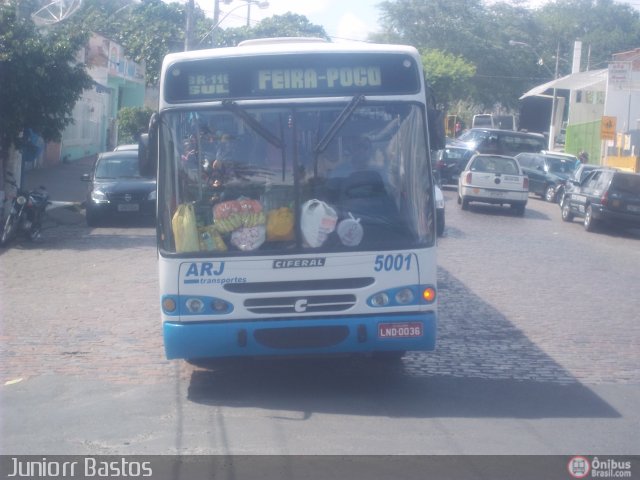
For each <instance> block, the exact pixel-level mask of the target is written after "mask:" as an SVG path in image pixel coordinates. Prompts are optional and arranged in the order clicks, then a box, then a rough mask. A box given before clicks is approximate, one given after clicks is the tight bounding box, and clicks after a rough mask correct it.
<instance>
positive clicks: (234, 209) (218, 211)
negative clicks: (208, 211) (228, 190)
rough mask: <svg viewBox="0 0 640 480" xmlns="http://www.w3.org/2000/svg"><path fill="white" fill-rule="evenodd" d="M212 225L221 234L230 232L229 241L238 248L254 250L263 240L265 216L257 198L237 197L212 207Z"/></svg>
mask: <svg viewBox="0 0 640 480" xmlns="http://www.w3.org/2000/svg"><path fill="white" fill-rule="evenodd" d="M213 217H214V226H215V229H216V230H217V231H218V232H219V233H221V234H228V233H230V234H231V243H232V245H234V246H235V247H237V248H238V249H240V250H255V249H257V248H259V247H260V245H262V244H263V243H264V241H265V231H266V228H265V223H266V221H267V218H266V216H265V214H264V212H263V211H262V205H261V204H260V202H258V201H257V200H252V199H250V198H244V197H242V198H239V199H238V200H229V201H226V202H221V203H219V204H217V205H216V206H215V207H214V208H213Z"/></svg>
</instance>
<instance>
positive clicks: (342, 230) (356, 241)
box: [336, 213, 364, 247]
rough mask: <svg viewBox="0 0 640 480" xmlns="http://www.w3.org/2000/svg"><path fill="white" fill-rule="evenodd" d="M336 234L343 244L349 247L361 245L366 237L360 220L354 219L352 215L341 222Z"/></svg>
mask: <svg viewBox="0 0 640 480" xmlns="http://www.w3.org/2000/svg"><path fill="white" fill-rule="evenodd" d="M336 232H337V234H338V238H340V241H341V242H342V244H343V245H345V246H347V247H355V246H358V245H360V242H361V241H362V237H363V235H364V230H363V229H362V225H360V219H359V218H353V215H351V213H349V218H345V219H344V220H341V221H340V223H339V224H338V228H337V229H336Z"/></svg>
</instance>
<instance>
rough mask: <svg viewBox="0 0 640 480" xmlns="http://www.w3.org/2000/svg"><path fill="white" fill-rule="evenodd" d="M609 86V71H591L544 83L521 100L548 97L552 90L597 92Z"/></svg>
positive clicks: (604, 69)
mask: <svg viewBox="0 0 640 480" xmlns="http://www.w3.org/2000/svg"><path fill="white" fill-rule="evenodd" d="M606 84H607V69H606V68H603V69H602V70H590V71H588V72H578V73H572V74H570V75H567V76H565V77H562V78H558V79H556V80H551V81H550V82H547V83H543V84H542V85H538V86H537V87H533V88H532V89H531V90H529V91H528V92H527V93H525V94H524V95H522V96H521V97H520V100H522V99H523V98H526V97H535V96H541V97H547V96H549V95H548V94H545V92H546V91H547V90H550V89H553V88H555V89H564V90H586V89H590V90H596V91H604V90H605V88H606Z"/></svg>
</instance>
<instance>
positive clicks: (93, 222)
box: [85, 208, 101, 227]
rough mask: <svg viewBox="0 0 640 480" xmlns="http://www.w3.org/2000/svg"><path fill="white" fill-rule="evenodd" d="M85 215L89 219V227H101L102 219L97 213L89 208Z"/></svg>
mask: <svg viewBox="0 0 640 480" xmlns="http://www.w3.org/2000/svg"><path fill="white" fill-rule="evenodd" d="M85 215H86V218H87V226H89V227H97V226H99V225H100V223H101V219H100V217H99V216H98V214H97V213H96V212H94V211H93V210H91V209H90V208H87V210H86V213H85Z"/></svg>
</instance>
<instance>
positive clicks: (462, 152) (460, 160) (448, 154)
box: [435, 145, 476, 185]
mask: <svg viewBox="0 0 640 480" xmlns="http://www.w3.org/2000/svg"><path fill="white" fill-rule="evenodd" d="M475 153H476V152H475V151H473V150H469V149H468V148H465V147H458V146H453V145H447V146H446V147H445V148H444V149H442V150H438V152H437V153H436V163H435V171H436V175H438V177H439V179H440V183H441V184H442V185H457V184H458V177H459V176H460V172H461V171H462V170H464V167H465V166H466V165H467V162H469V159H470V158H471V157H472V156H473V155H474V154H475Z"/></svg>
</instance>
